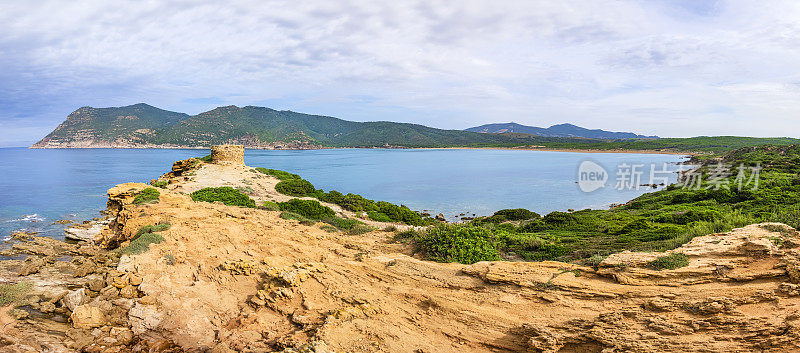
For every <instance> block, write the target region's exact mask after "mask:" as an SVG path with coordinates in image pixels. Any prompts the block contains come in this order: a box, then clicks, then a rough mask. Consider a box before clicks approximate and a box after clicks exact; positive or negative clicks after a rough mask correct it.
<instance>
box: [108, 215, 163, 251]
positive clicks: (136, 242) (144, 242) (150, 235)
mask: <svg viewBox="0 0 800 353" xmlns="http://www.w3.org/2000/svg"><path fill="white" fill-rule="evenodd" d="M169 227H170V224H169V223H159V224H154V225H147V226H144V227H141V228H139V231H138V232H136V235H135V236H134V237H133V238H132V239H131V240H130V243H129V244H128V246H125V247H121V248H119V249H117V252H118V253H119V254H120V255H138V254H141V253H144V252H145V251H147V250H148V249H150V244H158V243H161V242H163V241H164V237H162V236H161V235H159V234H157V232H162V231H165V230H167V229H169Z"/></svg>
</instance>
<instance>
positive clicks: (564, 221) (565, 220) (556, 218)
mask: <svg viewBox="0 0 800 353" xmlns="http://www.w3.org/2000/svg"><path fill="white" fill-rule="evenodd" d="M542 220H543V221H544V223H546V224H547V225H549V226H553V227H566V226H571V225H575V224H577V223H578V219H577V217H575V215H572V214H569V213H566V212H558V211H554V212H550V213H548V214H547V215H546V216H544V217H543V218H542Z"/></svg>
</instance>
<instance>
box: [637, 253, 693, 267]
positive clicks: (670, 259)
mask: <svg viewBox="0 0 800 353" xmlns="http://www.w3.org/2000/svg"><path fill="white" fill-rule="evenodd" d="M647 266H648V267H650V268H652V269H654V270H659V271H660V270H664V269H667V270H674V269H677V268H681V267H686V266H689V257H688V256H686V255H684V254H681V253H672V254H669V255H666V256H661V257H659V258H657V259H655V260H653V261H650V262H648V263H647Z"/></svg>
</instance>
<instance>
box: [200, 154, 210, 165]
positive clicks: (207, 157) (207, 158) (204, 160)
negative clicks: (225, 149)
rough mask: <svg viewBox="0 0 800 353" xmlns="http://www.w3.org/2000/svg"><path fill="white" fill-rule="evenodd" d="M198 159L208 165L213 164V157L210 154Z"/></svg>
mask: <svg viewBox="0 0 800 353" xmlns="http://www.w3.org/2000/svg"><path fill="white" fill-rule="evenodd" d="M198 159H199V160H200V161H203V162H206V163H211V155H210V154H209V155H206V156H203V157H200V158H198Z"/></svg>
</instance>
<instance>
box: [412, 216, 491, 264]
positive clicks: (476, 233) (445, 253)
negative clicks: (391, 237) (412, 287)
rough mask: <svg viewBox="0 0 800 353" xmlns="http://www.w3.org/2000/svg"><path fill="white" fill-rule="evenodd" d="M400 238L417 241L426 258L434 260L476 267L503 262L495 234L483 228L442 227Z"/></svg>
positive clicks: (447, 225)
mask: <svg viewBox="0 0 800 353" xmlns="http://www.w3.org/2000/svg"><path fill="white" fill-rule="evenodd" d="M398 237H400V238H401V239H410V240H411V241H413V242H415V243H416V244H417V248H418V250H419V251H420V252H422V254H423V255H424V256H425V258H427V259H430V260H434V261H439V262H460V263H463V264H473V263H476V262H478V261H491V260H499V259H500V256H499V254H498V251H497V247H496V246H495V244H494V241H493V234H492V232H490V231H489V230H488V229H486V228H483V227H475V226H463V225H450V224H442V225H438V226H435V227H431V228H429V229H427V230H425V231H421V232H415V231H409V232H403V233H400V234H398Z"/></svg>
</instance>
